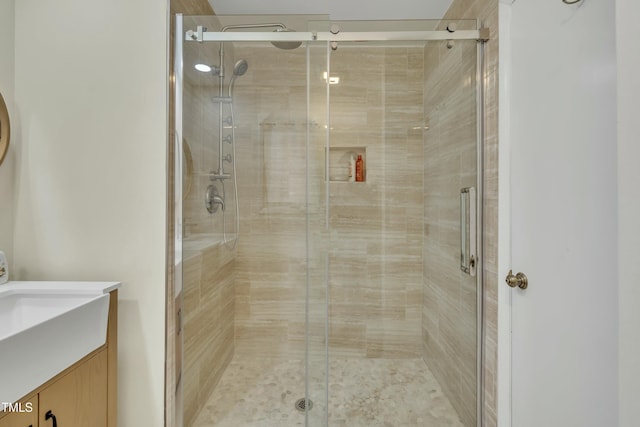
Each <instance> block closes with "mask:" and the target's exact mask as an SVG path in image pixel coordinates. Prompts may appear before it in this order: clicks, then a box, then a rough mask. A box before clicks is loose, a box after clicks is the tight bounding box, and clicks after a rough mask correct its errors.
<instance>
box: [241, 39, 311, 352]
mask: <svg viewBox="0 0 640 427" xmlns="http://www.w3.org/2000/svg"><path fill="white" fill-rule="evenodd" d="M235 53H236V54H235V58H236V59H239V58H244V59H246V60H247V61H248V64H249V70H248V71H247V73H246V74H245V75H244V76H242V77H239V78H238V81H237V83H236V89H235V97H234V103H235V119H236V126H237V131H236V149H237V166H238V171H239V173H238V191H239V201H240V212H241V214H240V221H241V222H240V230H241V231H240V241H239V244H238V261H237V279H236V287H237V295H236V354H238V355H241V356H255V357H283V358H289V359H303V358H304V354H305V304H306V301H305V295H306V278H307V275H306V256H307V255H306V214H305V200H306V180H305V176H306V172H305V170H306V169H305V168H306V132H307V127H306V115H307V110H306V53H305V51H304V49H297V50H291V51H284V50H279V49H276V48H274V47H273V46H271V45H270V44H264V45H262V46H251V47H248V46H241V45H239V44H238V45H236V50H235ZM311 131H312V132H314V133H316V134H319V135H321V131H320V127H319V126H315V127H313V128H312V129H311Z"/></svg>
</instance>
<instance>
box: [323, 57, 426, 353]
mask: <svg viewBox="0 0 640 427" xmlns="http://www.w3.org/2000/svg"><path fill="white" fill-rule="evenodd" d="M422 58H423V52H422V49H421V48H418V47H415V48H407V47H402V46H400V47H393V48H389V47H388V48H384V47H365V46H360V45H357V46H355V47H351V46H340V47H339V48H338V50H337V51H335V52H333V53H332V56H331V74H332V76H337V77H340V83H339V84H337V85H333V86H332V87H331V104H330V105H331V117H332V119H331V145H332V147H354V146H355V147H364V149H365V150H366V182H365V183H345V182H334V183H331V184H330V195H331V196H330V208H329V212H330V233H331V236H330V248H331V249H330V251H329V254H330V259H329V268H330V282H329V296H330V297H329V298H330V300H329V301H330V304H329V327H330V330H329V344H330V357H332V358H345V357H383V358H398V357H418V355H419V354H420V345H419V343H420V318H421V311H422V310H421V294H422V290H421V283H422V209H423V207H422V205H423V185H422V171H423V150H422V125H423V109H422V95H423V94H422V87H423V74H422V68H423V63H422Z"/></svg>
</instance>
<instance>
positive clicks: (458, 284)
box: [422, 41, 477, 426]
mask: <svg viewBox="0 0 640 427" xmlns="http://www.w3.org/2000/svg"><path fill="white" fill-rule="evenodd" d="M476 68H477V67H476V42H475V41H464V42H463V41H458V42H456V44H455V45H454V46H453V48H451V49H449V48H448V47H447V44H446V43H444V42H442V43H430V44H428V45H427V47H426V48H425V97H424V105H425V114H426V124H427V126H428V130H427V131H426V132H425V138H424V141H425V144H424V158H425V165H424V187H425V190H424V195H425V200H424V212H425V216H424V273H425V274H424V286H423V296H422V297H423V301H424V305H423V317H422V333H423V349H422V350H423V355H424V358H425V361H426V362H427V364H428V365H429V367H430V368H431V370H432V371H433V373H434V375H435V377H436V379H438V382H439V383H440V384H441V386H442V388H443V390H444V392H445V394H446V395H447V396H448V398H449V400H450V401H451V403H452V405H453V407H454V408H455V409H456V411H457V412H458V414H459V416H460V418H461V420H462V421H463V423H464V424H465V425H466V426H475V425H476V396H477V392H476V387H477V383H476V371H477V355H476V351H477V350H476V349H477V290H476V278H475V277H472V276H469V275H467V274H465V273H464V272H462V271H461V270H460V224H459V221H460V217H459V215H460V214H459V210H460V189H461V188H464V187H470V186H473V187H475V186H476V171H477V166H476V151H477V149H476V144H477V143H476V141H477V136H476V135H477V133H476V129H477V127H476V123H477V121H476V89H475V85H474V84H472V83H473V82H475V81H476Z"/></svg>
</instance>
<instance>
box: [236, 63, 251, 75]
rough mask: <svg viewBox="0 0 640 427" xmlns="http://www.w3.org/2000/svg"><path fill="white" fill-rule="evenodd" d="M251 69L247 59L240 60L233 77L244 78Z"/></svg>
mask: <svg viewBox="0 0 640 427" xmlns="http://www.w3.org/2000/svg"><path fill="white" fill-rule="evenodd" d="M248 69H249V64H248V63H247V60H246V59H239V60H238V61H237V62H236V64H235V65H234V66H233V75H234V76H244V73H246V72H247V70H248Z"/></svg>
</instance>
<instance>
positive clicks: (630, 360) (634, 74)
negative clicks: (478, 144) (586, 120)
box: [616, 0, 640, 427]
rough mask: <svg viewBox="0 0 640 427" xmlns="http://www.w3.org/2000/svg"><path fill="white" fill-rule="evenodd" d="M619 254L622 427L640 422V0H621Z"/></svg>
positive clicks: (618, 9) (618, 26) (619, 52)
mask: <svg viewBox="0 0 640 427" xmlns="http://www.w3.org/2000/svg"><path fill="white" fill-rule="evenodd" d="M616 14H617V22H616V23H617V40H616V43H617V53H618V209H619V213H618V253H619V281H620V282H619V283H620V288H619V293H620V295H619V298H620V299H619V301H620V359H619V363H620V366H619V370H620V371H619V372H620V373H619V379H620V385H619V396H620V422H619V426H620V427H633V426H637V425H638V419H640V415H639V414H638V408H639V407H640V391H639V390H640V364H638V361H639V360H640V338H638V336H639V334H640V331H639V328H640V310H638V304H640V286H638V277H640V262H638V260H639V259H640V249H639V247H638V239H639V238H640V223H639V222H638V218H640V199H639V198H638V195H639V194H640V192H639V191H638V185H639V183H640V168H638V159H640V144H639V143H638V137H639V136H640V120H638V97H639V96H640V80H638V75H640V45H639V44H638V40H640V27H638V22H640V3H638V1H637V0H617V2H616Z"/></svg>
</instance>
